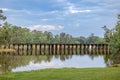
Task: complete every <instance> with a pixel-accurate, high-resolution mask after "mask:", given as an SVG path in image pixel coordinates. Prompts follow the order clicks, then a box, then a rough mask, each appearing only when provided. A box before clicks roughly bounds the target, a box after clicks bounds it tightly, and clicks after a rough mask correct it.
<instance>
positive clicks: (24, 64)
mask: <svg viewBox="0 0 120 80" xmlns="http://www.w3.org/2000/svg"><path fill="white" fill-rule="evenodd" d="M8 54H9V53H6V55H5V54H4V55H0V73H6V72H15V71H26V70H37V69H44V68H63V67H75V68H87V67H107V66H109V65H110V62H109V61H110V60H109V57H108V55H106V54H105V55H104V54H101V53H100V54H93V53H90V54H87V53H85V54H69V55H68V54H62V55H28V56H25V55H22V56H21V55H11V54H9V55H8ZM24 54H26V53H24Z"/></svg>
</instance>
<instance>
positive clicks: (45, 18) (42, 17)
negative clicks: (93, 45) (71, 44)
mask: <svg viewBox="0 0 120 80" xmlns="http://www.w3.org/2000/svg"><path fill="white" fill-rule="evenodd" d="M0 9H3V11H4V14H5V15H6V16H7V21H8V22H9V23H11V24H14V25H17V26H22V27H27V28H29V29H31V30H34V29H36V30H40V31H45V30H46V31H50V32H53V33H54V34H59V33H60V32H65V33H68V34H71V35H73V36H89V35H90V34H91V33H94V34H95V35H97V36H103V32H104V31H103V30H102V28H101V27H103V26H104V25H107V26H108V27H109V28H113V27H114V26H115V24H116V21H117V15H118V14H119V13H120V0H1V1H0Z"/></svg>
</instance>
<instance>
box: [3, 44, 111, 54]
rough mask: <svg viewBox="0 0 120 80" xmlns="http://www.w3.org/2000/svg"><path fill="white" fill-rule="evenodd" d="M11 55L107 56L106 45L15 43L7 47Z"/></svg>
mask: <svg viewBox="0 0 120 80" xmlns="http://www.w3.org/2000/svg"><path fill="white" fill-rule="evenodd" d="M8 48H9V49H14V50H15V52H14V53H13V52H11V53H10V52H9V53H8V52H7V53H5V52H4V53H1V54H13V55H62V54H63V55H65V54H109V45H108V44H58V43H56V44H55V43H54V44H53V43H52V44H49V43H15V44H11V45H9V47H8Z"/></svg>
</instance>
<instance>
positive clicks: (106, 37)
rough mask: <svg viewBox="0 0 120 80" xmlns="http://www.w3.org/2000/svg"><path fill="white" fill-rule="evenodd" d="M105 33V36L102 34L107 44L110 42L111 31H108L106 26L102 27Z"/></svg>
mask: <svg viewBox="0 0 120 80" xmlns="http://www.w3.org/2000/svg"><path fill="white" fill-rule="evenodd" d="M102 28H103V29H104V31H105V34H104V39H105V41H106V42H107V43H109V42H110V34H111V30H110V29H108V28H107V27H106V26H104V27H102Z"/></svg>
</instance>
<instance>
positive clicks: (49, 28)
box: [27, 25, 64, 31]
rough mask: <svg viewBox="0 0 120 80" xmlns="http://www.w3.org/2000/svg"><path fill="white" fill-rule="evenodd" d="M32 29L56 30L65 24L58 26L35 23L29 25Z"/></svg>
mask: <svg viewBox="0 0 120 80" xmlns="http://www.w3.org/2000/svg"><path fill="white" fill-rule="evenodd" d="M27 28H29V29H30V30H39V31H55V30H61V29H63V28H64V27H63V26H60V25H59V26H56V25H33V26H30V27H27Z"/></svg>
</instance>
